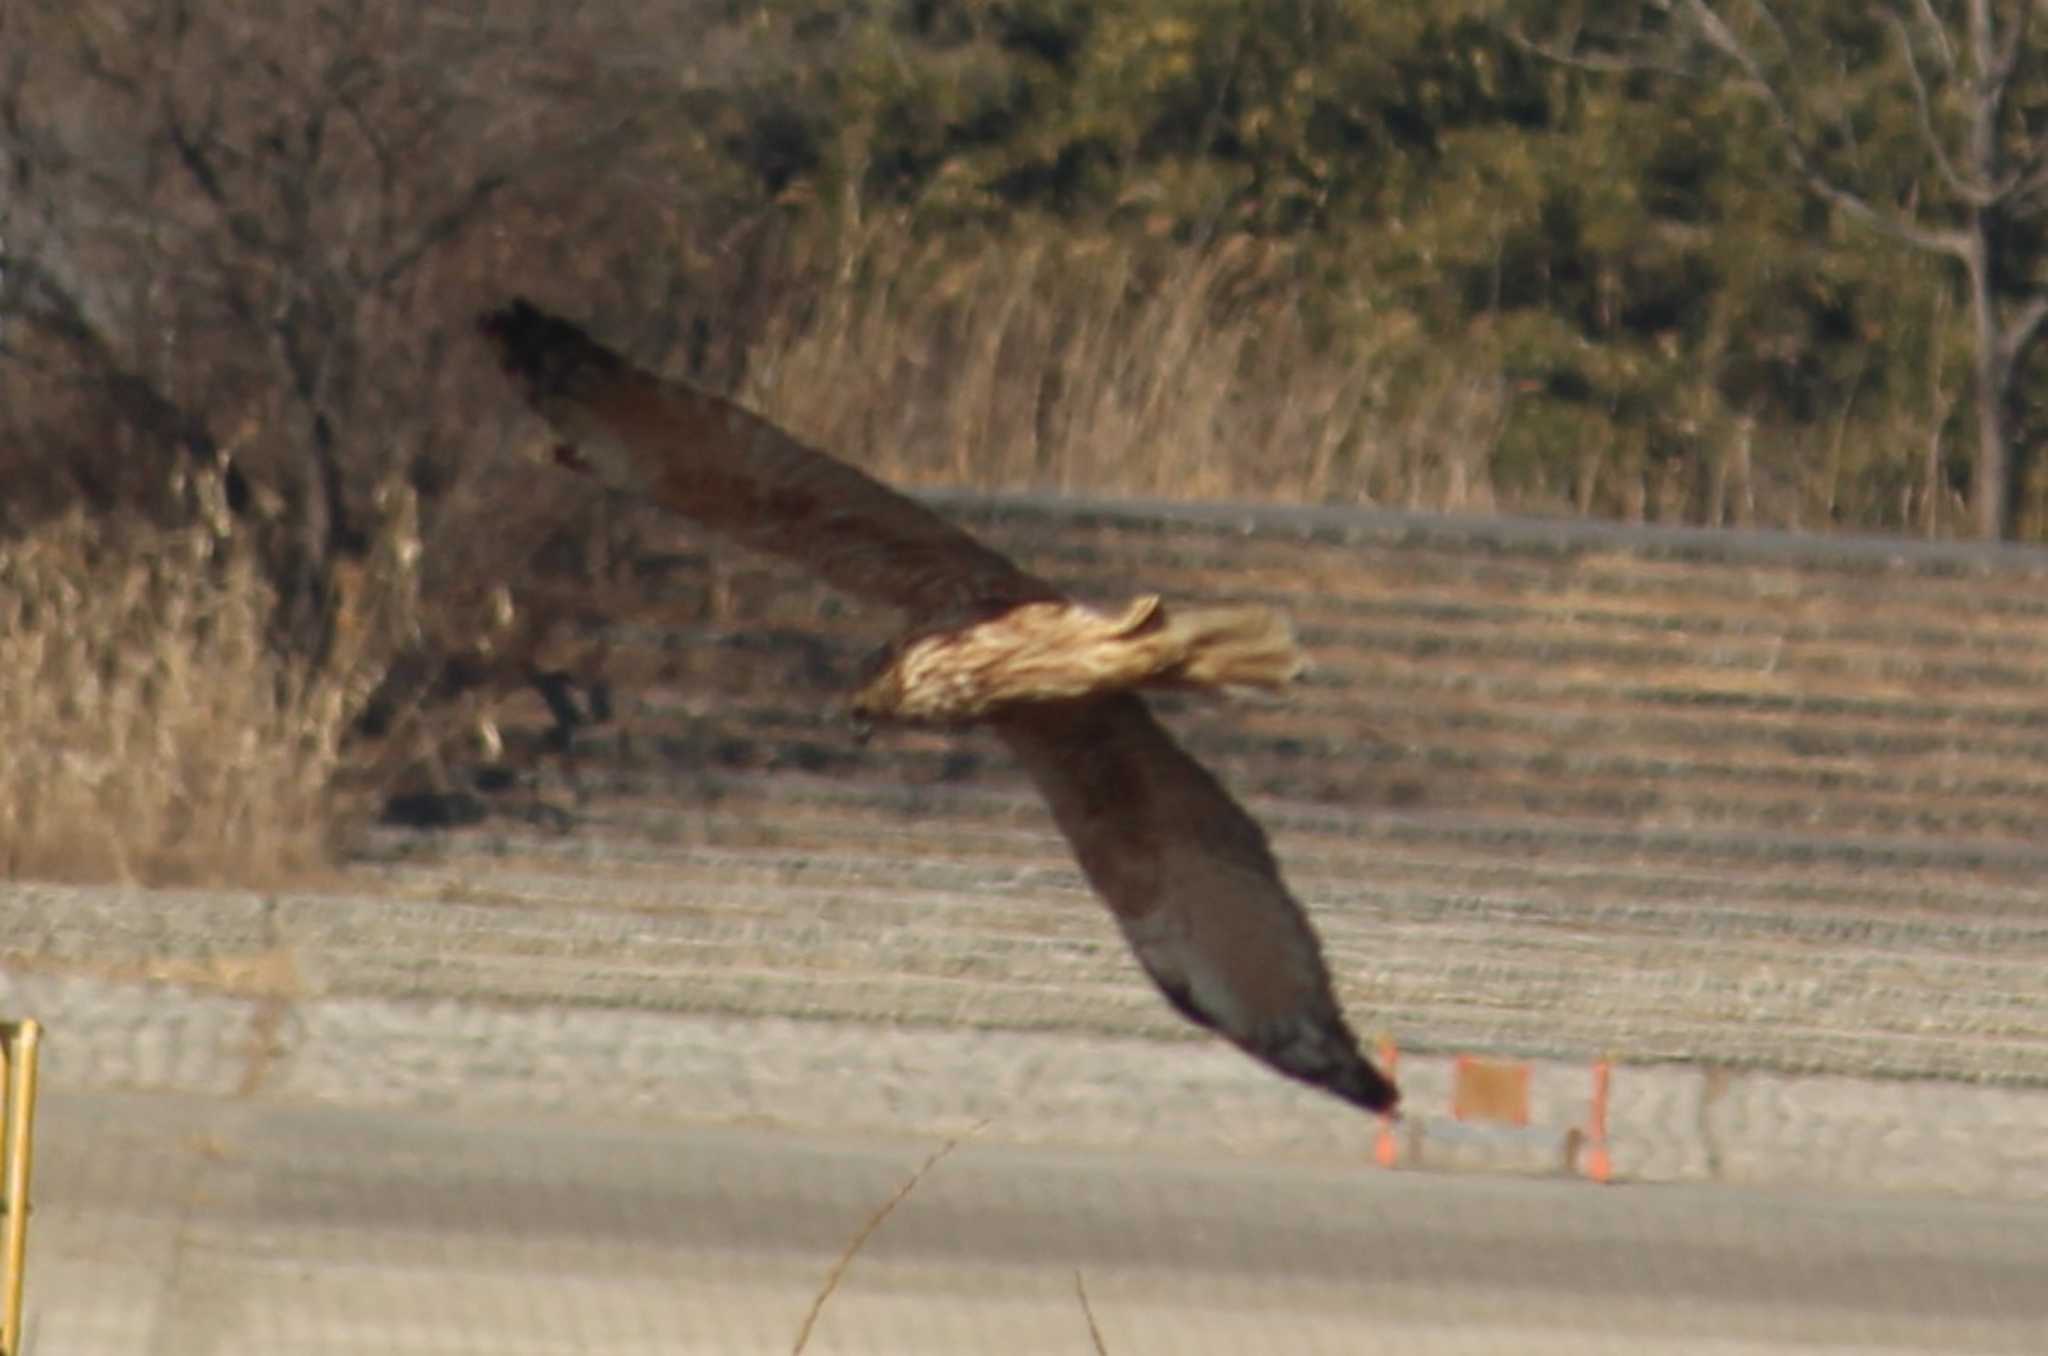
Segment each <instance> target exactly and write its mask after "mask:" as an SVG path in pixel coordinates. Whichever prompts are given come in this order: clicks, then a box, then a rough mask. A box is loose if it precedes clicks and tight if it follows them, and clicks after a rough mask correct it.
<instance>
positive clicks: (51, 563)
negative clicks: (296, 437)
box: [0, 476, 379, 884]
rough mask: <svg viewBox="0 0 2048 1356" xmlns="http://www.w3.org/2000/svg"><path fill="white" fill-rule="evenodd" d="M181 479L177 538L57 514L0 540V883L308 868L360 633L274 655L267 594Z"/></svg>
mask: <svg viewBox="0 0 2048 1356" xmlns="http://www.w3.org/2000/svg"><path fill="white" fill-rule="evenodd" d="M199 481H200V483H199V484H198V485H197V486H195V487H194V488H193V497H194V499H195V501H196V502H197V503H198V504H199V505H200V508H201V511H199V512H198V513H196V514H195V515H194V521H193V522H192V523H190V524H189V525H186V526H183V527H175V528H167V527H162V526H158V525H152V524H149V523H146V522H142V521H139V520H135V519H105V518H89V517H87V516H86V515H84V514H83V513H81V512H73V513H71V514H69V515H67V516H64V517H62V518H58V519H55V520H52V521H51V522H49V523H46V524H45V525H44V526H42V527H41V528H39V529H37V530H35V531H33V532H31V533H28V534H26V535H25V536H23V537H20V538H17V539H15V540H12V541H7V542H4V543H0V673H5V674H6V675H7V681H6V682H5V683H4V684H0V748H4V750H5V757H4V759H0V853H4V856H0V873H4V874H5V875H8V876H14V877H21V876H36V877H44V878H71V879H94V880H104V879H109V878H112V879H121V880H135V881H140V882H144V883H148V884H165V883H174V882H201V881H204V882H211V881H221V880H234V881H238V882H243V883H250V882H255V881H261V880H264V879H267V878H275V877H278V876H281V875H290V874H294V873H297V872H299V871H301V870H304V869H306V868H307V867H309V866H312V865H314V864H317V863H319V862H321V861H323V860H324V859H325V857H326V849H327V848H328V846H329V839H330V835H331V833H332V832H333V824H334V823H335V822H336V820H335V817H334V815H333V813H332V811H333V808H334V807H333V804H332V800H331V797H332V795H333V791H332V785H333V780H334V774H335V772H336V770H337V768H338V766H339V764H340V760H341V756H342V748H341V746H342V739H343V735H344V732H345V731H346V729H347V726H348V722H349V720H350V718H351V715H352V713H353V712H354V710H355V709H356V707H357V706H358V704H359V702H360V698H361V696H362V693H363V691H364V689H365V686H366V683H367V681H368V680H369V679H370V678H371V677H372V676H373V675H374V673H375V672H376V671H377V669H378V663H379V656H378V654H377V653H376V651H377V649H378V639H379V638H378V636H377V634H376V632H377V628H373V627H370V626H366V625H363V624H361V623H360V621H359V620H358V619H356V618H354V617H345V618H340V619H338V620H340V621H341V622H342V623H343V624H339V625H336V626H335V627H333V628H332V635H333V643H332V645H331V646H330V649H329V653H328V654H327V655H326V656H325V658H324V661H323V662H321V663H318V664H315V663H313V662H311V661H307V660H300V659H288V658H282V657H280V653H279V650H278V647H277V646H276V645H275V643H274V638H273V637H272V635H271V634H270V629H269V628H270V625H271V621H272V618H273V616H274V613H275V609H276V605H277V599H276V595H275V592H274V590H273V588H272V586H271V584H270V583H269V582H268V580H267V579H266V578H265V576H264V574H263V572H262V570H261V567H260V564H259V562H258V561H257V560H256V559H255V556H254V552H253V551H252V550H251V549H250V547H249V546H248V544H247V543H246V542H245V541H244V540H243V539H242V538H241V537H239V536H238V535H236V533H235V531H234V529H233V528H232V527H231V526H230V522H231V520H230V518H229V517H228V515H227V513H226V511H225V508H224V505H222V503H221V502H220V490H219V486H218V485H217V484H214V483H212V479H211V477H206V476H202V477H200V478H199ZM337 606H339V607H342V608H345V609H360V607H361V599H360V598H358V597H344V598H342V599H340V600H338V603H337Z"/></svg>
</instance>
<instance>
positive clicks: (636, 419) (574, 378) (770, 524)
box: [479, 300, 1061, 620]
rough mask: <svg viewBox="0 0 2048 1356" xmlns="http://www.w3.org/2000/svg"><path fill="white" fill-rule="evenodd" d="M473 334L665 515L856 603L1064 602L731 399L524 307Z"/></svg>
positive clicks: (574, 436)
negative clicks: (622, 464) (618, 460)
mask: <svg viewBox="0 0 2048 1356" xmlns="http://www.w3.org/2000/svg"><path fill="white" fill-rule="evenodd" d="M479 328H480V329H481V330H482V331H483V333H484V334H485V335H486V336H487V337H488V338H490V339H491V340H492V341H493V343H494V344H495V345H496V346H497V350H498V355H499V359H500V361H501V362H502V363H503V364H504V366H505V369H506V370H507V371H508V372H509V373H510V374H511V375H512V376H513V378H514V379H515V380H517V381H518V382H519V383H520V385H521V387H522V388H523V390H524V391H525V394H526V397H527V399H528V401H529V402H530V403H531V404H532V405H533V406H534V407H535V408H536V409H537V410H539V411H540V412H541V413H542V414H543V415H545V416H547V417H548V418H549V419H550V420H551V421H552V422H553V423H555V425H556V426H557V428H558V429H560V430H561V431H562V432H563V433H564V434H565V435H566V436H568V437H569V438H570V439H571V440H572V447H571V449H569V450H570V452H571V455H570V456H568V457H566V458H565V460H569V461H570V462H571V463H572V464H575V463H576V462H577V461H578V460H580V459H579V458H578V457H576V456H575V455H574V449H573V443H574V442H575V441H577V440H581V439H609V440H610V441H611V442H613V443H615V444H618V445H621V446H623V447H624V448H625V449H626V450H627V452H628V453H629V454H631V456H632V457H633V459H634V463H635V469H636V470H637V471H638V473H639V476H640V484H641V487H644V488H645V490H646V491H647V492H648V493H650V494H651V495H653V497H654V498H655V499H656V501H657V502H659V503H660V504H662V505H663V506H664V507H666V508H669V509H673V510H674V511H675V512H677V513H680V514H682V515H684V516H685V517H687V518H690V519H691V520H693V521H695V522H697V523H700V524H702V525H703V526H704V527H706V528H708V529H710V530H712V531H714V532H717V533H719V534H720V535H722V536H724V537H727V538H729V539H731V540H732V541H734V542H737V543H739V544H741V545H743V546H747V547H750V548H752V549H753V550H756V551H761V552H765V553H767V554H769V555H773V556H780V557H781V558H783V559H785V560H789V561H793V562H795V563H797V564H799V565H802V566H803V567H804V568H805V569H807V570H810V571H811V572H813V573H815V574H816V575H818V576H819V577H820V578H821V579H823V580H824V581H825V582H826V583H828V584H831V585H832V586H833V587H835V588H838V589H842V590H844V591H845V592H847V593H850V594H853V595H854V596H856V597H860V598H865V599H871V600H874V601H877V602H883V603H888V604H891V605H893V606H896V607H900V608H902V609H904V610H905V611H906V612H907V613H909V614H910V616H911V617H912V618H913V619H918V620H931V619H938V618H950V617H958V616H961V615H962V614H966V613H970V612H977V611H987V610H990V609H999V608H1003V607H1008V606H1010V605H1013V604H1016V603H1021V602H1035V601H1050V600H1055V599H1058V598H1059V597H1060V596H1061V595H1060V593H1059V592H1058V591H1057V590H1056V589H1054V588H1053V587H1052V586H1051V585H1049V584H1047V583H1045V582H1044V581H1043V580H1040V579H1037V578H1035V577H1033V576H1031V575H1028V574H1026V573H1025V572H1024V571H1022V570H1020V569H1018V568H1017V567H1016V566H1015V565H1014V564H1012V563H1011V562H1010V561H1009V560H1007V559H1006V558H1004V557H1003V556H1002V555H1001V554H999V553H997V552H995V551H993V550H990V549H989V548H988V547H986V546H984V545H982V544H981V543H980V542H978V541H976V540H975V539H974V538H973V537H970V536H969V535H968V534H967V533H965V532H963V531H961V530H960V529H959V528H957V527H955V526H953V525H952V524H951V523H949V522H947V521H946V520H945V519H944V518H941V517H940V516H939V515H938V514H936V513H934V512H932V511H931V510H930V509H927V508H925V507H924V506H923V505H922V504H919V503H917V502H916V501H915V500H913V499H910V498H908V497H906V496H904V495H902V494H899V493H897V492H896V491H895V490H892V489H890V488H889V487H888V486H886V485H884V484H882V483H881V482H880V481H877V480H875V479H874V478H873V477H871V476H868V475H865V474H863V473H862V472H860V471H858V470H856V469H855V468H853V467H851V466H848V465H847V464H845V463H844V462H841V461H838V460H837V459H835V458H833V457H830V456H827V455H825V454H824V453H822V452H818V451H816V450H814V449H812V448H810V447H806V446H805V445H804V444H803V443H801V442H799V441H798V440H797V439H795V438H793V437H791V436H790V435H789V434H787V433H785V432H783V431H782V430H781V429H779V428H777V427H775V426H774V425H773V424H771V423H769V422H768V421H767V420H765V419H762V418H761V417H760V416H758V415H755V414H753V413H751V412H749V411H748V410H745V409H743V408H741V407H740V406H738V405H736V404H734V403H733V402H731V401H729V400H723V399H720V398H719V397H717V396H714V395H711V394H709V393H708V392H705V391H700V390H698V389H696V388H695V387H693V386H691V385H689V384H688V383H686V382H681V381H671V380H664V379H662V378H659V377H655V376H653V375H651V374H649V373H646V372H643V371H640V370H639V369H637V368H635V367H633V366H632V365H630V364H629V363H627V362H626V361H625V360H624V359H623V358H621V357H620V356H619V355H618V354H616V353H614V352H612V351H611V350H610V349H607V348H605V347H604V346H602V345H601V344H598V343H597V342H596V341H595V340H593V339H591V338H590V337H589V336H588V335H586V334H585V333H584V332H583V331H582V330H580V329H578V328H577V327H576V326H574V325H572V324H570V323H569V322H567V321H565V320H560V319H557V318H556V317H554V316H550V315H548V314H546V313H544V312H542V311H540V310H538V309H537V308H535V307H533V306H531V305H529V304H528V303H527V302H525V301H523V300H520V301H515V302H513V303H512V304H511V305H510V306H507V307H505V308H504V309H502V310H499V311H496V312H493V313H491V314H490V315H487V316H485V317H484V318H483V319H482V321H481V322H480V323H479Z"/></svg>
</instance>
